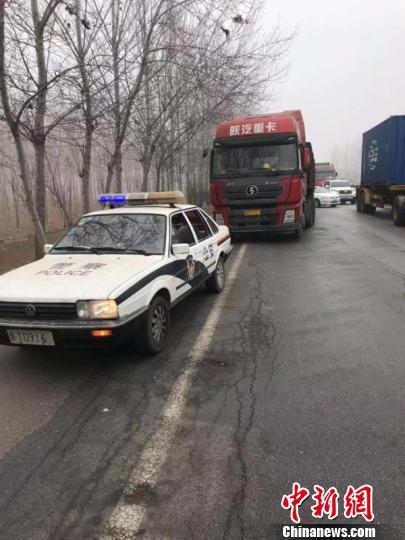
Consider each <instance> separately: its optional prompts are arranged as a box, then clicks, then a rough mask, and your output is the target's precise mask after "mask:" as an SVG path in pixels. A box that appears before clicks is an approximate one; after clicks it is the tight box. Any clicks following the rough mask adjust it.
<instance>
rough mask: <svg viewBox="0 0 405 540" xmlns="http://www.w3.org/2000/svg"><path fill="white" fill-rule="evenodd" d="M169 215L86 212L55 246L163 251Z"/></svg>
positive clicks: (104, 250) (70, 249) (100, 250)
mask: <svg viewBox="0 0 405 540" xmlns="http://www.w3.org/2000/svg"><path fill="white" fill-rule="evenodd" d="M165 236H166V217H165V216H163V215H158V214H118V213H117V214H100V215H94V216H84V217H82V218H81V219H79V221H78V222H77V223H76V225H73V227H71V228H70V229H69V230H68V231H67V233H66V234H65V235H64V236H63V237H62V238H61V239H60V240H59V242H58V243H57V244H55V246H54V247H53V250H52V251H57V252H58V253H60V252H63V251H64V250H66V251H68V252H69V253H74V252H75V251H77V253H83V251H85V250H86V251H91V252H96V253H114V252H116V253H130V254H134V253H136V254H141V255H163V253H164V248H165Z"/></svg>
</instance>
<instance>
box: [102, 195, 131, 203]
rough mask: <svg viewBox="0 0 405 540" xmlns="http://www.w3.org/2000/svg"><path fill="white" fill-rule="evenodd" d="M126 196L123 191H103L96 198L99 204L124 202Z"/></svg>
mask: <svg viewBox="0 0 405 540" xmlns="http://www.w3.org/2000/svg"><path fill="white" fill-rule="evenodd" d="M125 201H126V196H125V194H124V193H103V194H102V195H100V197H99V198H98V202H99V203H100V204H108V203H109V204H125Z"/></svg>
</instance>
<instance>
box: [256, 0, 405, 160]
mask: <svg viewBox="0 0 405 540" xmlns="http://www.w3.org/2000/svg"><path fill="white" fill-rule="evenodd" d="M278 18H279V19H280V23H281V26H282V28H283V29H284V30H285V31H286V32H288V31H292V30H294V29H295V28H296V27H297V28H298V34H297V36H296V37H295V40H294V42H293V45H292V47H291V51H290V55H289V62H290V64H291V66H290V69H289V73H288V75H287V76H286V78H285V81H284V82H283V83H282V84H281V85H280V86H279V87H278V89H277V94H278V95H277V101H276V102H275V103H273V108H274V109H277V110H278V109H280V110H282V109H291V108H297V109H301V110H302V111H303V114H304V120H305V124H306V128H307V137H308V139H309V140H311V142H312V144H313V147H314V152H315V157H316V160H317V161H329V160H330V154H331V151H332V149H333V147H334V146H336V145H337V144H346V143H352V142H354V141H359V140H360V137H361V134H362V133H363V132H364V131H366V130H367V129H369V128H371V127H373V126H374V125H375V124H377V123H379V122H381V121H382V120H384V119H385V118H386V117H388V116H390V115H394V114H405V0H339V1H338V2H333V1H331V0H267V7H266V18H265V23H266V24H268V25H271V24H273V23H274V22H277V20H278Z"/></svg>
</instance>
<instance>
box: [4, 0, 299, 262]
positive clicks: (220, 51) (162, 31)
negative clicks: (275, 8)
mask: <svg viewBox="0 0 405 540" xmlns="http://www.w3.org/2000/svg"><path fill="white" fill-rule="evenodd" d="M262 16H263V4H262V2H261V1H258V0H241V1H238V2H236V1H235V0H69V1H68V0H0V98H1V116H0V130H1V133H0V135H1V137H2V145H1V152H2V156H1V161H0V165H1V169H0V172H1V174H0V185H1V190H2V195H3V198H2V200H3V201H4V200H7V198H9V200H10V202H13V204H9V205H7V206H8V208H9V209H10V208H12V207H13V208H14V209H15V211H16V212H18V204H19V201H20V202H21V204H22V205H23V206H24V207H25V208H26V209H27V211H28V212H29V215H30V218H31V220H32V223H33V228H34V233H35V238H36V252H37V256H40V255H41V254H42V246H43V244H44V243H45V241H46V230H47V214H48V212H49V211H50V208H53V207H56V208H58V210H59V211H60V212H61V214H62V215H63V217H64V221H65V222H66V223H71V222H72V221H73V219H74V218H75V217H76V216H77V214H79V213H81V212H86V211H89V210H90V209H91V207H92V204H93V202H94V198H95V195H96V193H98V192H101V191H106V192H110V191H115V192H121V191H123V190H127V189H130V190H133V191H136V190H142V191H147V190H152V189H159V190H162V189H174V188H179V189H183V190H184V191H186V193H187V195H188V197H189V198H190V199H192V200H194V201H195V202H199V203H202V202H204V200H205V199H206V193H207V163H206V161H204V160H203V159H202V150H203V148H205V147H207V146H209V145H210V143H211V140H212V136H213V127H214V125H215V124H216V123H217V122H218V121H220V120H222V119H223V118H226V117H228V116H230V115H233V114H236V113H239V112H247V111H251V110H257V109H259V108H260V105H261V104H262V103H264V102H266V101H268V99H269V97H270V95H271V92H272V89H273V85H274V83H275V82H276V81H277V80H278V79H279V78H280V76H281V75H282V73H283V70H284V62H283V59H284V57H285V54H286V51H287V50H288V45H289V43H290V40H291V36H284V35H282V33H281V31H280V28H279V26H278V25H277V24H275V25H274V24H271V22H270V23H268V22H266V24H264V25H263V27H265V28H264V29H263V28H262V24H261V23H263V21H262V20H261V19H262ZM17 199H18V200H17ZM17 219H18V216H17Z"/></svg>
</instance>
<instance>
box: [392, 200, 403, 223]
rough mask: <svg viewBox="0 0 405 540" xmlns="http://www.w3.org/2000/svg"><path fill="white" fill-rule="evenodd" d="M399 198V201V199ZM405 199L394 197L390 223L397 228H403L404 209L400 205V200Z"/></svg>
mask: <svg viewBox="0 0 405 540" xmlns="http://www.w3.org/2000/svg"><path fill="white" fill-rule="evenodd" d="M399 197H401V199H400V198H399ZM403 199H405V197H403V196H401V195H400V196H396V197H395V199H394V204H393V205H392V221H393V222H394V225H396V226H397V227H403V226H404V225H405V208H404V206H402V205H401V202H400V201H401V200H403Z"/></svg>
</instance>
